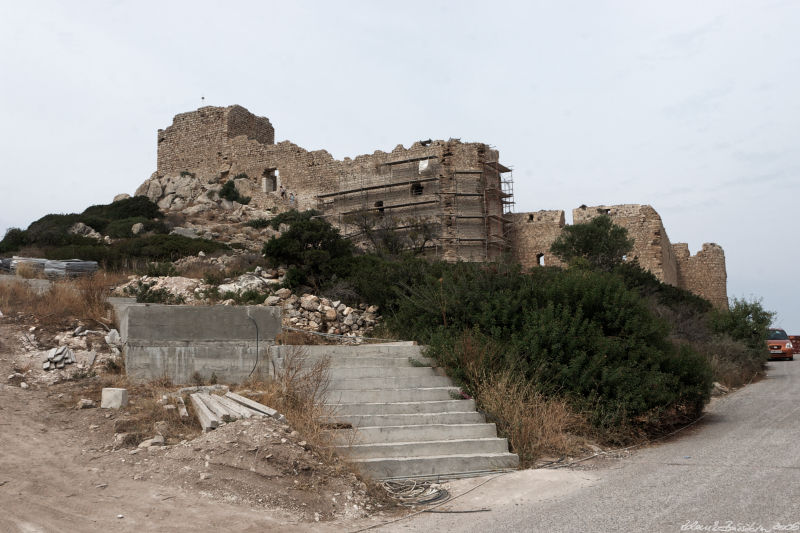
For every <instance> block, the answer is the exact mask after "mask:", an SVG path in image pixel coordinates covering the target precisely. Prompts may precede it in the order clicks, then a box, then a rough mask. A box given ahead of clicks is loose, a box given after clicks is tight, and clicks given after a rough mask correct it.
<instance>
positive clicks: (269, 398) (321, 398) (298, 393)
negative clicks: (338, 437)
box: [242, 346, 342, 466]
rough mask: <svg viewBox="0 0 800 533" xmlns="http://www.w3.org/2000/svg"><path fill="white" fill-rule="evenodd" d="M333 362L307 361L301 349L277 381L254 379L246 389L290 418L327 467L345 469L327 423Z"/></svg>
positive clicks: (292, 355)
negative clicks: (342, 467) (328, 392)
mask: <svg viewBox="0 0 800 533" xmlns="http://www.w3.org/2000/svg"><path fill="white" fill-rule="evenodd" d="M329 371H330V360H329V359H328V358H322V359H319V360H317V361H316V362H313V363H310V364H309V363H308V362H307V361H306V359H305V350H303V348H302V346H297V347H296V348H295V349H294V350H292V351H291V352H290V354H289V355H288V356H287V357H286V358H285V359H284V362H283V366H282V367H281V368H277V369H276V374H277V375H276V378H275V379H267V380H265V379H263V378H261V377H260V376H257V377H254V378H252V379H250V380H249V381H246V382H245V383H243V384H242V388H244V389H250V390H252V391H257V393H256V394H249V396H250V397H252V398H253V399H254V400H256V401H258V402H261V403H263V404H264V405H268V406H270V407H272V408H273V409H276V410H277V411H278V412H280V413H282V414H283V415H284V416H286V420H287V421H288V422H289V424H290V425H291V426H292V428H293V429H294V430H296V431H297V432H298V433H299V434H300V436H301V437H302V438H303V440H305V441H306V442H307V443H308V444H309V445H310V446H311V448H312V449H313V450H314V451H315V453H316V454H317V456H318V457H319V458H320V459H321V460H322V461H323V462H324V463H325V464H327V465H330V466H342V462H341V461H338V460H337V458H336V452H335V448H334V434H333V432H332V431H331V426H330V424H329V423H327V421H329V420H331V419H332V417H333V415H334V408H332V407H331V406H328V405H325V396H326V393H327V387H328V379H329Z"/></svg>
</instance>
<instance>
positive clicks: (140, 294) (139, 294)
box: [125, 281, 184, 305]
mask: <svg viewBox="0 0 800 533" xmlns="http://www.w3.org/2000/svg"><path fill="white" fill-rule="evenodd" d="M153 285H155V282H150V283H145V282H143V281H137V282H136V285H129V286H128V287H125V294H127V295H129V296H132V297H135V298H136V302H137V303H148V304H170V305H177V304H182V303H184V299H183V297H181V296H175V295H174V294H172V293H171V292H169V291H168V290H167V289H153Z"/></svg>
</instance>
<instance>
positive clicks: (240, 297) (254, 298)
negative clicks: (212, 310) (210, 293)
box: [218, 289, 267, 305]
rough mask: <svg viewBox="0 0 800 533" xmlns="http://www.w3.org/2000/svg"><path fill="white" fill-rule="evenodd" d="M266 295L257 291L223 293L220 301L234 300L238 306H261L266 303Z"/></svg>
mask: <svg viewBox="0 0 800 533" xmlns="http://www.w3.org/2000/svg"><path fill="white" fill-rule="evenodd" d="M266 297H267V296H266V294H264V293H263V292H260V291H256V290H252V289H251V290H247V291H242V292H239V293H236V292H223V293H222V294H220V295H219V297H218V298H219V299H220V300H233V301H234V302H236V304H237V305H259V304H263V303H264V299H265V298H266Z"/></svg>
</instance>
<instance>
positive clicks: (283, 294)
mask: <svg viewBox="0 0 800 533" xmlns="http://www.w3.org/2000/svg"><path fill="white" fill-rule="evenodd" d="M291 295H292V291H291V289H287V288H283V289H278V290H277V291H275V296H277V297H278V298H280V299H281V300H285V299H287V298H288V297H289V296H291Z"/></svg>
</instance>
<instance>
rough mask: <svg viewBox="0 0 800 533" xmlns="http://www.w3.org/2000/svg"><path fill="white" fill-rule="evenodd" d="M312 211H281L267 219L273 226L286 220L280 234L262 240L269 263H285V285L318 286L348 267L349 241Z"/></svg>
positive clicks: (349, 255) (350, 250)
mask: <svg viewBox="0 0 800 533" xmlns="http://www.w3.org/2000/svg"><path fill="white" fill-rule="evenodd" d="M317 215H318V213H317V212H316V211H313V210H312V211H305V212H303V213H300V212H298V211H296V210H293V211H288V212H286V213H281V214H280V215H278V216H276V217H275V218H273V219H272V220H271V221H270V224H271V225H272V227H273V228H275V229H278V228H279V227H280V226H281V224H288V225H289V229H288V230H286V231H284V232H283V233H282V234H281V236H280V237H275V236H273V237H272V238H271V239H270V240H269V241H267V242H266V243H265V244H264V248H263V253H264V256H265V257H266V258H267V259H268V260H269V261H270V263H271V264H272V266H279V265H287V266H289V267H290V268H289V272H287V275H286V282H285V283H286V285H287V286H289V287H296V286H299V285H303V284H310V285H311V286H312V287H313V288H314V289H316V290H319V289H320V288H321V287H322V286H324V285H325V284H327V283H329V282H331V281H332V280H333V279H334V278H336V277H341V276H343V275H344V274H346V272H347V271H348V268H349V264H348V263H349V261H351V260H352V258H353V245H352V243H351V242H350V241H348V240H347V239H345V238H343V237H342V236H341V235H340V234H339V230H337V229H336V228H334V227H333V226H331V225H330V224H329V223H328V222H326V221H325V220H323V219H321V218H318V216H317Z"/></svg>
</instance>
